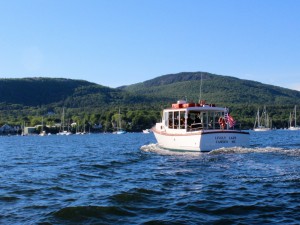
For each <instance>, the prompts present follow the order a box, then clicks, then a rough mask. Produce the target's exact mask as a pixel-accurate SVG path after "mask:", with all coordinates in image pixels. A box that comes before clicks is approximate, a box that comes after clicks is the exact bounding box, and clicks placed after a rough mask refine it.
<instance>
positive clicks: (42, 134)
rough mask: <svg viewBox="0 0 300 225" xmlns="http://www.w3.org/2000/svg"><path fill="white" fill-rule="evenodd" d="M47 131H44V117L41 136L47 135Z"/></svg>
mask: <svg viewBox="0 0 300 225" xmlns="http://www.w3.org/2000/svg"><path fill="white" fill-rule="evenodd" d="M46 135H47V134H46V131H44V118H42V128H41V133H40V134H39V136H46Z"/></svg>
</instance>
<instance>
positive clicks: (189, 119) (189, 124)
mask: <svg viewBox="0 0 300 225" xmlns="http://www.w3.org/2000/svg"><path fill="white" fill-rule="evenodd" d="M193 122H194V121H193V120H192V118H191V115H190V114H188V118H187V125H188V126H191V125H192V123H193Z"/></svg>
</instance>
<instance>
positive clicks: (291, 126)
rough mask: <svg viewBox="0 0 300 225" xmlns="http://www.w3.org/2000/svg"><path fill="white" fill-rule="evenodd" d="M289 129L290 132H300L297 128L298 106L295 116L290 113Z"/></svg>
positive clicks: (295, 108)
mask: <svg viewBox="0 0 300 225" xmlns="http://www.w3.org/2000/svg"><path fill="white" fill-rule="evenodd" d="M293 122H294V123H293ZM288 129H289V130H300V127H299V126H297V106H296V105H295V107H294V112H293V114H292V113H290V119H289V128H288Z"/></svg>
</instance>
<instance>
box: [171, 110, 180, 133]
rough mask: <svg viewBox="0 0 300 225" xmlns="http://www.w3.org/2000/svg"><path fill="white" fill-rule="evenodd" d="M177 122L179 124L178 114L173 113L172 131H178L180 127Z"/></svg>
mask: <svg viewBox="0 0 300 225" xmlns="http://www.w3.org/2000/svg"><path fill="white" fill-rule="evenodd" d="M179 122H180V117H179V112H178V111H176V112H174V127H173V128H174V129H179V126H180V124H179Z"/></svg>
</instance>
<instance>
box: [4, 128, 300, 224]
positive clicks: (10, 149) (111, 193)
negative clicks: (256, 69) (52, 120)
mask: <svg viewBox="0 0 300 225" xmlns="http://www.w3.org/2000/svg"><path fill="white" fill-rule="evenodd" d="M0 143H1V145H0V180H1V182H0V224H299V221H300V131H284V130H280V131H279V130H278V131H271V132H256V133H254V132H251V147H250V148H247V149H243V148H233V149H220V150H216V151H212V152H210V153H183V152H172V151H168V150H163V149H160V148H159V147H158V146H157V145H156V141H155V138H154V136H153V134H142V133H140V134H125V135H114V134H93V135H84V136H77V135H74V136H55V135H53V136H47V137H38V136H36V137H22V136H11V137H0Z"/></svg>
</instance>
